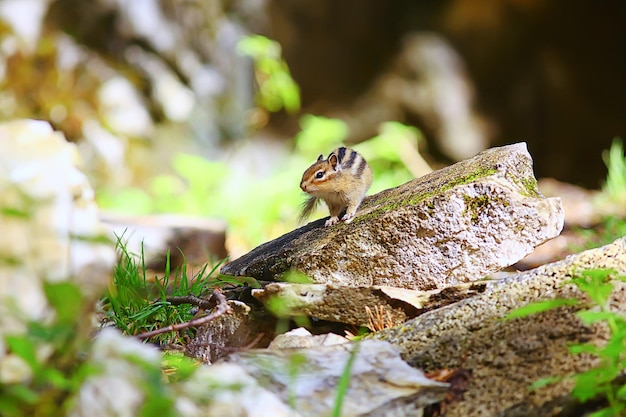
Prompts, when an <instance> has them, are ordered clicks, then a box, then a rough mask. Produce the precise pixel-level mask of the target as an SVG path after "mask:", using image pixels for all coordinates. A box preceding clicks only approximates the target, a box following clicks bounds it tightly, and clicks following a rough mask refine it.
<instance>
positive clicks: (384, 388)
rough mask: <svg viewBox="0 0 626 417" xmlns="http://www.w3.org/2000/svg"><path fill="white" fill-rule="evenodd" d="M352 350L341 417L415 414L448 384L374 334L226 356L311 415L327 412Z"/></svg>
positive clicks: (436, 398)
mask: <svg viewBox="0 0 626 417" xmlns="http://www.w3.org/2000/svg"><path fill="white" fill-rule="evenodd" d="M352 354H354V355H355V357H354V361H353V364H352V366H351V368H350V386H349V388H348V391H347V393H346V395H345V397H344V399H343V406H342V408H341V415H342V416H344V417H355V416H368V417H383V416H385V417H392V416H398V417H399V416H409V415H410V416H419V415H421V411H422V409H423V407H425V406H427V405H429V404H432V403H436V402H439V401H441V400H442V399H443V397H444V396H445V394H446V392H447V390H448V384H446V383H442V382H437V381H433V380H431V379H428V378H426V377H425V376H424V374H423V373H422V372H421V371H420V370H418V369H414V368H411V367H410V366H409V365H407V364H406V362H404V361H403V360H402V359H401V358H400V356H399V354H398V351H397V350H396V349H395V348H393V347H392V346H391V345H390V344H388V343H386V342H381V341H379V340H365V341H362V342H360V343H356V344H355V343H344V344H340V345H335V346H328V347H317V348H313V349H284V350H269V349H265V350H251V351H247V352H242V353H237V354H234V355H231V356H230V357H229V358H228V360H229V361H231V362H233V363H236V364H237V365H239V366H240V367H242V368H243V369H244V370H245V372H246V373H247V374H249V375H251V376H252V377H253V378H255V379H256V380H257V381H259V383H260V384H261V385H262V386H263V388H264V389H266V390H268V391H270V392H272V393H273V394H275V395H276V396H277V397H278V398H280V399H281V400H282V401H283V402H284V403H285V404H290V405H291V406H292V407H293V408H294V410H296V411H297V412H298V413H300V415H302V416H304V417H306V416H315V417H317V416H329V415H331V414H332V410H333V408H334V407H335V405H336V402H337V389H338V388H337V386H338V383H339V382H338V381H339V379H340V378H341V375H342V374H343V373H344V372H345V369H346V366H347V364H348V363H349V358H350V356H351V355H352ZM268 415H269V414H268Z"/></svg>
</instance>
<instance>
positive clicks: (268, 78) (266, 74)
mask: <svg viewBox="0 0 626 417" xmlns="http://www.w3.org/2000/svg"><path fill="white" fill-rule="evenodd" d="M237 52H239V53H240V54H242V55H246V56H249V57H251V58H252V59H253V60H254V68H255V75H256V80H257V83H258V86H259V91H258V94H257V96H256V98H257V103H258V105H259V106H260V107H262V108H265V109H267V110H268V111H270V112H277V111H280V110H282V109H285V110H286V111H287V113H292V114H293V113H296V112H298V111H299V110H300V88H299V87H298V85H297V84H296V83H295V81H294V80H293V78H291V74H290V73H289V67H288V66H287V63H286V62H285V60H284V59H283V58H282V48H281V46H280V44H279V43H278V42H276V41H273V40H271V39H268V38H266V37H265V36H261V35H250V36H246V37H244V38H242V39H241V40H240V41H239V42H238V43H237Z"/></svg>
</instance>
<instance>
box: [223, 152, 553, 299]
mask: <svg viewBox="0 0 626 417" xmlns="http://www.w3.org/2000/svg"><path fill="white" fill-rule="evenodd" d="M323 224H324V220H323V219H322V220H318V221H315V222H312V223H309V224H307V225H306V226H304V227H301V228H300V229H297V230H294V231H293V232H290V233H287V234H285V235H283V236H281V237H279V238H277V239H275V240H273V241H271V242H268V243H265V244H263V245H261V246H259V247H257V248H256V249H254V250H252V251H251V252H250V253H248V254H246V255H244V256H242V257H241V258H239V259H236V260H235V261H233V262H231V263H229V264H228V265H225V266H224V267H223V268H222V271H221V272H222V273H223V274H226V275H243V276H251V277H254V278H258V279H265V280H280V279H281V277H282V276H283V275H284V274H285V273H286V272H287V271H289V270H297V271H300V272H302V273H304V274H306V275H307V276H309V277H311V278H312V279H313V281H314V282H315V283H332V284H337V285H346V286H369V285H387V286H394V287H401V288H412V289H421V290H428V289H435V288H443V287H446V286H449V285H454V284H458V283H461V282H468V281H472V280H476V279H480V278H482V277H484V276H485V275H488V274H490V273H492V272H495V271H498V270H500V269H501V268H503V267H506V266H509V265H512V264H514V263H515V262H517V261H518V260H520V259H521V258H523V257H524V256H525V255H527V254H528V253H530V252H531V251H532V250H533V249H534V247H535V246H537V245H539V244H541V243H542V242H544V241H546V240H548V239H551V238H553V237H555V236H557V235H558V234H559V233H560V231H561V229H562V227H563V210H562V207H561V201H560V199H559V198H545V197H543V195H541V193H540V192H539V190H538V188H537V181H536V180H535V178H534V176H533V172H532V160H531V157H530V155H529V154H528V151H527V150H526V145H525V144H524V143H518V144H515V145H509V146H503V147H499V148H492V149H489V150H487V151H484V152H482V153H480V154H479V155H477V156H475V157H474V158H472V159H468V160H466V161H462V162H459V163H457V164H454V165H451V166H449V167H446V168H443V169H441V170H438V171H435V172H432V173H430V174H427V175H424V176H423V177H420V178H417V179H415V180H413V181H410V182H408V183H406V184H403V185H401V186H399V187H396V188H393V189H389V190H385V191H383V192H380V193H378V194H376V195H374V196H371V197H368V198H366V199H365V201H364V202H363V204H362V205H361V208H360V210H359V211H358V213H357V216H356V218H355V219H354V220H353V222H352V223H350V224H345V223H343V222H340V223H339V224H338V225H335V226H333V227H329V228H325V227H323Z"/></svg>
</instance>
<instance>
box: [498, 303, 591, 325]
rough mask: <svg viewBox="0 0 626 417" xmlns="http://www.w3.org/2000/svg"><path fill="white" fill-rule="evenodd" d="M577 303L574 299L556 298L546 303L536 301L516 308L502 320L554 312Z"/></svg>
mask: <svg viewBox="0 0 626 417" xmlns="http://www.w3.org/2000/svg"><path fill="white" fill-rule="evenodd" d="M578 303H579V301H578V300H577V299H575V298H566V299H562V298H557V299H554V300H548V301H538V302H535V303H530V304H528V305H525V306H523V307H520V308H516V309H515V310H513V311H511V312H510V313H509V314H507V315H506V316H505V317H504V319H505V320H510V319H514V318H519V317H526V316H530V315H531V314H537V313H542V312H544V311H549V310H554V309H555V308H559V307H563V306H574V305H577V304H578Z"/></svg>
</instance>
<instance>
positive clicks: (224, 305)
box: [135, 290, 231, 339]
mask: <svg viewBox="0 0 626 417" xmlns="http://www.w3.org/2000/svg"><path fill="white" fill-rule="evenodd" d="M213 297H215V299H217V305H216V306H215V309H214V310H213V312H211V314H209V315H207V316H204V317H199V318H197V319H191V320H189V321H188V322H185V323H179V324H171V325H169V326H167V327H162V328H160V329H156V330H152V331H150V332H145V333H140V334H138V335H135V337H136V338H138V339H147V338H149V337H153V336H157V335H160V334H163V333H169V332H175V331H178V330H182V329H187V328H189V327H198V326H202V325H203V324H206V323H208V322H210V321H212V320H215V319H216V318H218V317H220V316H222V315H224V314H226V313H230V311H231V310H230V306H229V305H228V302H227V301H226V297H224V295H223V294H222V293H221V291H219V290H215V291H213V295H212V296H211V298H213ZM186 302H187V301H186Z"/></svg>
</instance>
